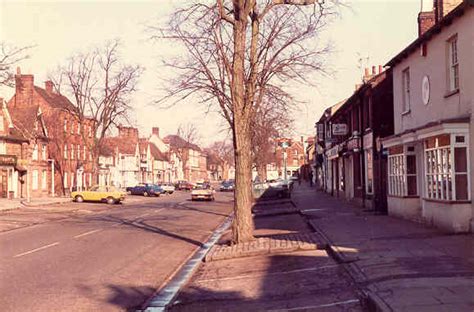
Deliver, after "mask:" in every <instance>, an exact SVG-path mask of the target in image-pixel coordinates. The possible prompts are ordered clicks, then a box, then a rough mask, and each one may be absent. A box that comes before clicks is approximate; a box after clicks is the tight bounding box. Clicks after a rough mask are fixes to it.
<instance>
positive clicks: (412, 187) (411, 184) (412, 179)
mask: <svg viewBox="0 0 474 312" xmlns="http://www.w3.org/2000/svg"><path fill="white" fill-rule="evenodd" d="M407 183H408V195H409V196H410V195H416V194H417V192H416V176H408V177H407Z"/></svg>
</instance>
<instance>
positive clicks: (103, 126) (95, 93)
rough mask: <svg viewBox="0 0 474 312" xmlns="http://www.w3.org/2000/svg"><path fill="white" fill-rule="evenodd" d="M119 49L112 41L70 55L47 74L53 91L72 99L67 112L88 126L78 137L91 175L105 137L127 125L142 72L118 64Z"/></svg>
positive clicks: (135, 66) (136, 66)
mask: <svg viewBox="0 0 474 312" xmlns="http://www.w3.org/2000/svg"><path fill="white" fill-rule="evenodd" d="M119 47H120V44H119V41H118V40H114V41H110V42H108V43H106V44H105V46H103V47H101V48H96V49H93V50H92V51H89V52H86V53H80V54H77V55H74V56H72V57H71V58H70V59H69V61H68V62H67V64H66V65H64V66H61V67H59V69H58V70H57V72H56V73H55V74H52V75H50V78H51V80H53V82H54V84H55V87H56V89H57V91H58V92H60V91H63V92H64V91H65V92H66V93H67V94H70V95H71V97H72V98H73V101H72V102H73V104H74V107H73V108H71V112H70V113H71V114H72V115H73V116H74V117H75V118H77V121H78V122H79V124H80V125H85V124H89V125H90V130H89V131H85V129H83V131H81V134H82V136H83V138H84V140H83V141H84V144H86V145H88V146H86V147H87V148H88V150H90V151H91V153H92V158H93V171H94V173H95V174H97V170H98V160H99V151H100V149H101V146H102V144H103V140H104V138H105V136H106V135H107V134H108V132H109V131H110V130H111V129H113V128H114V127H116V126H118V125H119V124H120V123H122V122H128V117H129V116H128V112H129V111H130V110H131V109H132V107H131V106H130V96H131V95H132V94H133V93H134V92H135V91H136V85H137V82H138V78H139V77H140V74H141V73H142V71H143V70H142V68H141V67H140V66H138V65H128V64H122V62H121V61H120V55H119ZM91 136H92V138H93V139H92V140H90V137H91Z"/></svg>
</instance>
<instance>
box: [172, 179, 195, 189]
mask: <svg viewBox="0 0 474 312" xmlns="http://www.w3.org/2000/svg"><path fill="white" fill-rule="evenodd" d="M174 187H175V188H176V189H177V190H179V191H182V190H185V191H190V190H192V189H193V187H194V185H192V184H191V183H189V182H188V181H178V182H177V183H176V184H175V186H174Z"/></svg>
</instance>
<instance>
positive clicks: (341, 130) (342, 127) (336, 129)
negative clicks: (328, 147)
mask: <svg viewBox="0 0 474 312" xmlns="http://www.w3.org/2000/svg"><path fill="white" fill-rule="evenodd" d="M331 128H332V135H347V125H346V124H332V125H331Z"/></svg>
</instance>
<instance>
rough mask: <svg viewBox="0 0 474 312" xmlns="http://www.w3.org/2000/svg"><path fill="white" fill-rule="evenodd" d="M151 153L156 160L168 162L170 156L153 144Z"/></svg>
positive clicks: (151, 144)
mask: <svg viewBox="0 0 474 312" xmlns="http://www.w3.org/2000/svg"><path fill="white" fill-rule="evenodd" d="M150 151H151V156H153V158H154V159H155V160H164V161H167V160H168V156H167V155H166V154H165V153H163V152H162V151H160V149H159V148H158V147H157V146H156V145H155V144H153V143H151V142H150Z"/></svg>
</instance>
